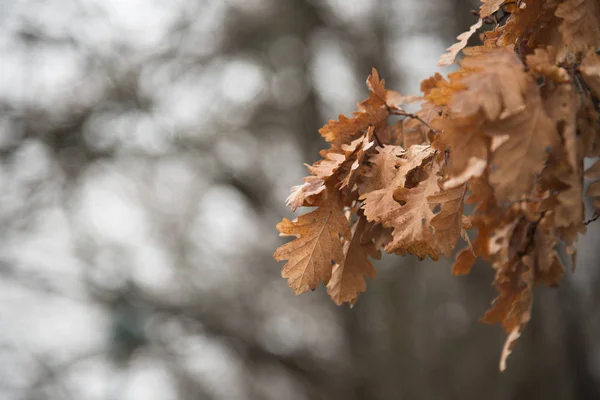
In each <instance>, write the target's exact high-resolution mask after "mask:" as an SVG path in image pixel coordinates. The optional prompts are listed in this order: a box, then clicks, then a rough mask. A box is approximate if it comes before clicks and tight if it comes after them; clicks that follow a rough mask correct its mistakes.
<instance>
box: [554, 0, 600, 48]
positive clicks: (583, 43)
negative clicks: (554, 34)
mask: <svg viewBox="0 0 600 400" xmlns="http://www.w3.org/2000/svg"><path fill="white" fill-rule="evenodd" d="M555 14H556V16H557V17H559V18H562V19H563V21H562V23H561V24H560V27H559V30H560V33H561V34H562V37H563V41H564V42H565V43H566V45H567V46H568V47H569V50H570V51H572V52H574V53H576V52H582V53H586V52H587V51H588V50H590V49H597V48H598V47H600V23H598V21H600V2H598V0H565V1H563V2H561V4H560V5H559V6H558V7H557V8H556V12H555Z"/></svg>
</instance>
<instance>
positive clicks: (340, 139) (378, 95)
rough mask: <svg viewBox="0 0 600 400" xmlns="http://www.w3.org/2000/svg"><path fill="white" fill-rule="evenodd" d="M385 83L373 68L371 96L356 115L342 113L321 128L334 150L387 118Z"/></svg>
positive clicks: (368, 83)
mask: <svg viewBox="0 0 600 400" xmlns="http://www.w3.org/2000/svg"><path fill="white" fill-rule="evenodd" d="M384 85H385V82H384V81H383V80H380V79H379V74H378V73H377V71H376V70H375V69H373V72H372V75H371V76H369V78H368V79H367V86H368V87H369V90H370V96H369V98H368V99H366V100H363V101H362V102H360V103H359V105H358V111H356V112H355V113H354V117H353V118H347V117H345V116H343V115H340V116H339V117H338V121H334V120H331V121H329V122H328V123H327V125H325V126H324V127H322V128H321V129H319V133H320V134H321V136H323V137H324V138H325V140H326V141H328V142H330V143H331V144H332V148H333V149H334V150H337V149H340V148H341V145H342V144H344V143H345V144H348V143H350V142H351V141H353V140H354V139H356V138H357V137H358V136H360V135H361V134H363V133H364V132H365V131H366V129H367V128H368V127H369V126H374V127H376V128H377V126H378V124H380V123H381V122H382V121H385V120H386V119H387V117H388V116H389V112H388V110H387V106H386V104H385V99H386V93H385V88H384Z"/></svg>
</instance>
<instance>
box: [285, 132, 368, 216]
mask: <svg viewBox="0 0 600 400" xmlns="http://www.w3.org/2000/svg"><path fill="white" fill-rule="evenodd" d="M373 132H374V128H373V127H372V126H370V127H368V128H367V130H366V132H365V133H364V134H363V135H361V136H359V137H358V138H357V139H355V140H353V141H352V142H351V143H350V144H342V145H341V149H340V150H333V149H331V148H330V149H327V150H321V152H320V154H321V156H322V157H323V159H322V160H318V161H316V162H315V163H314V164H313V165H307V164H306V167H307V168H308V170H309V172H310V173H311V174H312V175H313V176H308V177H306V178H304V184H302V185H298V186H294V187H292V193H291V194H290V195H289V196H288V198H287V199H286V205H288V206H290V207H291V208H292V211H296V209H297V208H298V207H301V206H310V205H312V204H313V203H314V197H315V196H317V195H318V194H319V193H321V192H323V190H325V184H326V182H327V181H328V180H329V179H331V178H332V177H334V175H335V176H336V180H341V182H340V185H341V187H342V188H343V187H345V186H348V185H349V184H350V183H351V182H353V181H354V177H355V175H356V173H357V171H358V168H359V167H360V166H361V163H362V161H363V159H364V157H365V151H367V150H368V149H369V148H371V147H372V146H373V144H374V142H373ZM350 161H352V164H351V165H350V166H348V168H347V169H345V170H342V172H340V173H338V171H340V169H341V168H342V167H343V166H344V164H345V163H347V162H350Z"/></svg>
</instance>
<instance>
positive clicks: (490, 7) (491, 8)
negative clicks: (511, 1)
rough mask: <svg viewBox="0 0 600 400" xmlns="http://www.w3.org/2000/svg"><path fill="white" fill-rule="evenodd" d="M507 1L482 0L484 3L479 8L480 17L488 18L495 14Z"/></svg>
mask: <svg viewBox="0 0 600 400" xmlns="http://www.w3.org/2000/svg"><path fill="white" fill-rule="evenodd" d="M505 1H506V0H481V2H482V3H483V4H482V5H481V7H480V8H479V16H480V17H481V18H487V17H489V16H490V15H492V14H494V13H495V12H496V11H498V10H499V9H500V7H502V5H503V4H504V2H505Z"/></svg>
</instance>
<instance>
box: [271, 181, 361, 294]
mask: <svg viewBox="0 0 600 400" xmlns="http://www.w3.org/2000/svg"><path fill="white" fill-rule="evenodd" d="M325 194H326V195H327V196H326V198H325V199H324V200H323V201H322V203H321V205H320V206H319V208H317V209H316V210H314V211H312V212H310V213H308V214H304V215H301V216H300V217H298V218H297V219H296V220H294V221H290V220H289V219H287V218H284V219H283V220H282V221H281V222H280V223H279V224H277V230H278V231H279V232H280V233H281V236H295V237H296V239H294V240H293V241H291V242H288V243H286V244H284V245H282V246H281V247H279V248H278V249H277V250H276V251H275V254H274V255H273V257H274V258H275V259H276V260H277V261H283V260H288V261H287V263H286V264H285V265H284V266H283V269H282V271H281V275H282V276H283V277H284V278H287V279H288V285H289V286H290V287H291V288H292V289H293V290H294V292H295V293H296V294H300V293H303V292H306V291H307V290H308V289H311V290H314V289H315V288H316V287H317V285H318V284H319V281H323V283H325V284H327V283H328V282H329V280H330V278H331V270H332V266H333V265H334V264H335V263H340V262H343V259H344V253H343V249H342V242H341V239H346V240H350V237H351V233H350V225H349V222H348V219H347V218H346V216H345V215H344V210H343V204H342V202H341V199H340V194H339V192H338V191H336V190H335V189H332V188H329V189H328V190H327V192H326V193H325Z"/></svg>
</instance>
